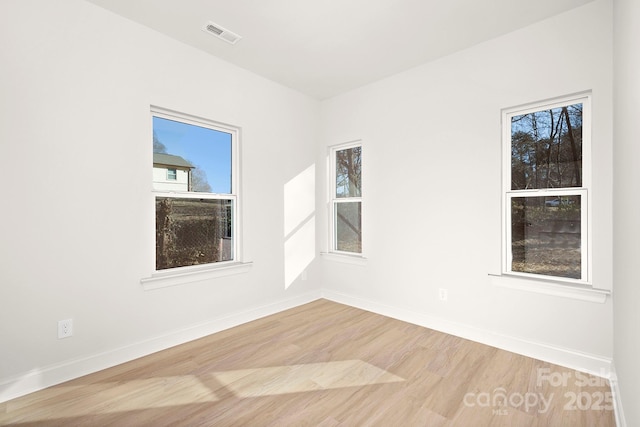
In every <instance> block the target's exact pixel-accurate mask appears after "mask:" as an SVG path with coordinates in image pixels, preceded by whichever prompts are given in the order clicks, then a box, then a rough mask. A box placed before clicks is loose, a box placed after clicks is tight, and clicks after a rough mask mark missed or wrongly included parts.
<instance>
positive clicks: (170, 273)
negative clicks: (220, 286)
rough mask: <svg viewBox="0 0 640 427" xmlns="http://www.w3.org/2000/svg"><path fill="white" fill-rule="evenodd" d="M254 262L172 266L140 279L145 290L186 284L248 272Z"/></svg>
mask: <svg viewBox="0 0 640 427" xmlns="http://www.w3.org/2000/svg"><path fill="white" fill-rule="evenodd" d="M252 266H253V263H252V262H221V263H215V264H204V265H195V266H189V267H178V268H170V269H167V270H161V271H157V272H155V273H153V274H152V275H151V276H150V277H144V278H142V279H140V284H141V285H142V288H143V289H144V290H145V291H151V290H154V289H160V288H167V287H169V286H176V285H184V284H187V283H193V282H199V281H202V280H209V279H214V278H216V277H225V276H232V275H235V274H241V273H246V272H248V271H249V270H250V269H251V267H252Z"/></svg>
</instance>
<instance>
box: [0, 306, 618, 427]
mask: <svg viewBox="0 0 640 427" xmlns="http://www.w3.org/2000/svg"><path fill="white" fill-rule="evenodd" d="M610 392H611V390H610V387H609V384H608V383H607V382H606V381H605V380H603V379H601V378H598V377H593V376H588V375H586V374H582V373H580V372H576V371H573V370H571V369H567V368H563V367H560V366H556V365H551V364H549V363H545V362H541V361H538V360H534V359H531V358H527V357H524V356H519V355H516V354H513V353H509V352H506V351H503V350H499V349H496V348H493V347H489V346H486V345H482V344H478V343H475V342H472V341H468V340H464V339H461V338H457V337H454V336H451V335H447V334H443V333H440V332H436V331H433V330H430V329H426V328H422V327H419V326H416V325H412V324H409V323H405V322H401V321H398V320H394V319H390V318H387V317H384V316H380V315H377V314H373V313H370V312H366V311H363V310H359V309H356V308H352V307H348V306H345V305H341V304H337V303H334V302H330V301H327V300H318V301H314V302H312V303H309V304H306V305H303V306H300V307H296V308H294V309H291V310H287V311H285V312H282V313H278V314H276V315H273V316H269V317H265V318H263V319H260V320H256V321H254V322H250V323H247V324H244V325H241V326H238V327H235V328H232V329H228V330H226V331H223V332H220V333H217V334H214V335H211V336H208V337H205V338H202V339H199V340H196V341H193V342H190V343H187V344H184V345H181V346H177V347H174V348H171V349H168V350H165V351H161V352H158V353H155V354H152V355H150V356H147V357H143V358H140V359H137V360H134V361H131V362H128V363H125V364H122V365H119V366H116V367H113V368H110V369H107V370H104V371H101V372H97V373H95V374H91V375H88V376H85V377H82V378H78V379H76V380H73V381H69V382H67V383H64V384H60V385H58V386H55V387H51V388H48V389H45V390H42V391H39V392H36V393H33V394H30V395H27V396H23V397H21V398H17V399H14V400H11V401H8V402H5V403H1V404H0V425H16V426H28V425H34V426H35V425H45V426H169V425H171V426H290V425H291V426H324V427H331V426H465V427H466V426H519V427H524V426H563V427H567V426H589V427H595V426H614V425H615V421H614V414H613V411H612V410H611V405H612V404H611V400H610V398H611V395H610Z"/></svg>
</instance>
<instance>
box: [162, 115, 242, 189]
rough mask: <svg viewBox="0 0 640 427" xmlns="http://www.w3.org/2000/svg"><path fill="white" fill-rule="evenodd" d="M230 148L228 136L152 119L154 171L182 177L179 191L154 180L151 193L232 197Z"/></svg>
mask: <svg viewBox="0 0 640 427" xmlns="http://www.w3.org/2000/svg"><path fill="white" fill-rule="evenodd" d="M231 144H232V141H231V134H229V133H227V132H222V131H220V130H216V129H210V128H207V127H203V126H197V125H193V124H190V123H183V122H179V121H175V120H169V119H166V118H162V117H156V116H154V117H153V153H154V168H161V167H174V168H176V169H177V172H182V173H183V174H184V185H183V186H182V187H181V188H177V187H176V188H166V187H165V185H164V183H163V182H161V181H158V180H156V179H154V184H153V185H154V189H156V190H167V189H169V190H176V189H177V190H178V191H197V192H205V193H217V194H231V192H232V191H231V188H232V183H231V163H232V158H231V149H232V146H231ZM166 163H169V164H168V165H167V164H166ZM179 175H180V173H178V174H177V176H178V177H179Z"/></svg>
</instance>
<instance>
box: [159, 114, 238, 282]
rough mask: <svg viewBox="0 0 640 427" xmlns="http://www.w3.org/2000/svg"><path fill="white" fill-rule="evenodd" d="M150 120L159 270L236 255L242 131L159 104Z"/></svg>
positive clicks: (221, 261) (229, 259) (213, 261)
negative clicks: (162, 106)
mask: <svg viewBox="0 0 640 427" xmlns="http://www.w3.org/2000/svg"><path fill="white" fill-rule="evenodd" d="M152 119H153V191H154V196H155V242H156V262H155V264H156V265H155V269H156V271H161V270H168V269H173V268H183V267H184V268H189V267H192V266H196V265H202V264H212V263H225V262H231V261H234V260H236V258H237V253H238V245H237V241H238V239H237V235H238V226H237V224H238V221H237V218H238V179H237V177H238V170H237V169H238V168H237V158H238V156H237V152H238V141H237V138H238V130H237V129H236V128H233V127H230V126H226V125H221V124H219V123H216V122H212V121H209V120H206V119H202V118H198V117H193V116H188V115H185V114H180V113H176V112H173V111H168V110H163V109H159V108H154V109H152Z"/></svg>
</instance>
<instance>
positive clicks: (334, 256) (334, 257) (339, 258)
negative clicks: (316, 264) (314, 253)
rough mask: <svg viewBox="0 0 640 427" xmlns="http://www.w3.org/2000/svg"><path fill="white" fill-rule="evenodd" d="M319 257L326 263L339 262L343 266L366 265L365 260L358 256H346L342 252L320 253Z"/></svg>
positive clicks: (346, 254)
mask: <svg viewBox="0 0 640 427" xmlns="http://www.w3.org/2000/svg"><path fill="white" fill-rule="evenodd" d="M320 256H321V257H322V258H323V259H326V260H327V261H334V262H341V263H343V264H352V265H367V258H365V257H363V256H360V255H359V254H357V255H355V254H348V253H343V252H320Z"/></svg>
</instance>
